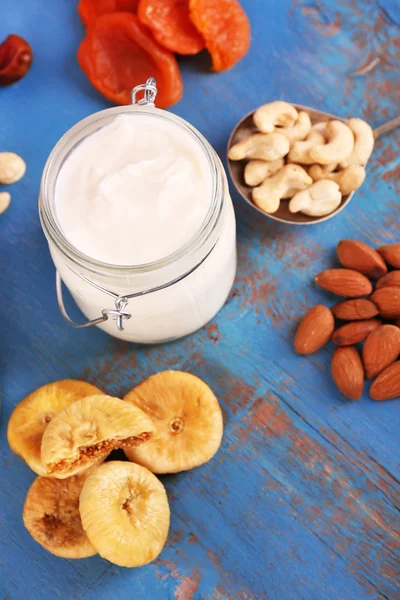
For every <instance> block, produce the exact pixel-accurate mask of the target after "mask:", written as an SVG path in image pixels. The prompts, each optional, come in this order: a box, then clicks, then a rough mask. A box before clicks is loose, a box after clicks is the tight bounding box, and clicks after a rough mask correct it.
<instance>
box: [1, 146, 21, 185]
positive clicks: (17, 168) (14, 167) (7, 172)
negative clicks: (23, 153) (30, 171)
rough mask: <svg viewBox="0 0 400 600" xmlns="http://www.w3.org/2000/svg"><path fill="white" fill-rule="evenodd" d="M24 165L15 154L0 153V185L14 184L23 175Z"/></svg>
mask: <svg viewBox="0 0 400 600" xmlns="http://www.w3.org/2000/svg"><path fill="white" fill-rule="evenodd" d="M25 171H26V164H25V161H24V159H23V158H21V157H20V156H18V154H15V152H0V183H6V184H10V183H16V182H17V181H19V180H20V179H21V177H23V176H24V175H25Z"/></svg>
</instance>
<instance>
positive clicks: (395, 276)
mask: <svg viewBox="0 0 400 600" xmlns="http://www.w3.org/2000/svg"><path fill="white" fill-rule="evenodd" d="M383 287H400V271H391V272H390V273H387V274H386V275H384V276H383V277H381V278H380V279H379V281H377V282H376V289H377V290H380V289H381V288H383Z"/></svg>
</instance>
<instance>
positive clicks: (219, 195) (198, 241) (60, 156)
mask: <svg viewBox="0 0 400 600" xmlns="http://www.w3.org/2000/svg"><path fill="white" fill-rule="evenodd" d="M120 114H144V115H146V116H149V115H153V116H154V117H156V118H161V119H165V120H170V121H173V122H174V123H175V124H176V125H177V126H180V127H181V128H183V129H184V130H185V131H186V132H187V133H189V134H190V135H191V136H192V137H193V138H194V139H195V140H196V141H197V143H199V145H200V147H201V149H202V150H203V152H204V154H205V157H206V159H207V161H208V163H209V165H210V172H211V178H212V179H211V181H212V197H211V202H210V205H209V208H208V210H207V213H206V215H205V217H204V219H203V222H202V223H201V225H200V226H199V228H198V229H197V231H196V233H195V234H194V235H193V236H192V237H191V238H190V239H189V240H188V241H187V242H185V244H183V245H182V246H181V247H180V248H178V249H177V250H175V251H174V252H172V253H170V254H169V255H167V256H165V257H163V258H160V259H157V260H155V261H152V262H148V263H143V264H136V265H117V264H111V263H106V262H103V261H100V260H97V259H95V258H92V257H91V256H88V255H87V254H85V253H83V252H81V251H80V250H78V248H76V247H75V246H74V245H73V244H72V243H71V242H70V241H69V240H68V238H67V237H66V235H65V234H64V232H63V231H62V229H61V227H60V225H59V223H58V221H57V219H56V217H55V210H54V208H55V203H54V189H55V183H56V180H57V176H58V173H59V171H60V169H61V167H62V164H63V162H64V160H65V159H66V158H67V157H68V155H69V154H70V153H71V152H72V151H73V150H74V148H75V146H76V145H77V144H79V143H80V142H81V141H82V140H83V139H84V138H85V137H87V136H89V135H91V134H92V133H94V132H95V131H97V130H98V129H100V128H101V127H103V126H104V125H106V124H107V123H108V122H110V120H111V119H112V118H114V117H116V116H117V115H120ZM88 129H89V130H90V131H87V130H88ZM85 131H86V133H85ZM220 165H221V163H220V160H219V157H218V155H217V154H216V152H215V150H214V149H213V148H212V146H211V145H210V144H209V142H208V141H207V140H206V138H205V137H204V136H203V135H202V134H201V133H200V132H199V131H198V130H197V129H196V128H195V127H193V126H192V125H191V124H190V123H188V122H187V121H185V120H184V119H182V118H181V117H178V116H177V115H174V114H172V113H169V112H167V111H164V110H161V109H158V108H152V107H147V106H146V107H144V106H138V105H132V106H123V107H113V108H108V109H105V110H101V111H98V112H96V113H94V114H92V115H90V116H88V117H86V118H84V119H82V120H81V121H79V122H78V123H76V124H75V125H74V126H73V127H71V128H70V129H69V130H68V131H67V132H66V133H65V134H64V135H63V136H62V137H61V138H60V139H59V141H58V142H57V143H56V145H55V146H54V147H53V149H52V151H51V153H50V155H49V157H48V159H47V161H46V164H45V167H44V170H43V175H42V179H41V184H40V194H39V216H40V220H41V224H42V228H43V231H44V233H45V235H46V237H47V239H48V241H51V242H52V243H53V244H54V245H55V246H56V247H57V248H58V249H59V251H60V252H61V253H62V254H65V255H66V256H67V257H68V258H69V259H70V260H71V261H72V262H73V263H75V264H76V265H78V266H79V267H82V268H85V269H89V270H91V271H94V272H96V273H99V272H100V273H104V274H110V275H118V274H123V275H127V274H129V275H135V274H145V273H149V272H152V271H158V270H160V269H163V268H165V267H168V266H170V265H172V264H174V263H176V262H178V261H179V260H181V259H183V258H186V257H188V256H189V255H190V254H192V253H195V252H197V251H198V250H199V248H201V246H202V245H203V244H204V243H205V242H206V241H208V240H209V239H210V238H211V237H212V236H213V234H215V232H216V228H217V224H218V222H219V217H220V215H221V213H222V210H223V204H224V197H225V192H226V188H227V182H226V177H225V176H224V173H223V169H222V168H221V166H220ZM216 241H217V236H216V238H215V241H213V244H215V242H216Z"/></svg>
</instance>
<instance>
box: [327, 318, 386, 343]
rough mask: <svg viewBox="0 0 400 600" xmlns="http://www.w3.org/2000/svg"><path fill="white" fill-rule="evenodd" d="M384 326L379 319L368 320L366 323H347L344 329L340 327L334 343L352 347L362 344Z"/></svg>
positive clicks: (333, 339) (336, 332)
mask: <svg viewBox="0 0 400 600" xmlns="http://www.w3.org/2000/svg"><path fill="white" fill-rule="evenodd" d="M381 325H382V323H381V321H379V319H367V320H366V321H356V322H354V323H346V325H343V327H339V329H337V330H336V331H335V333H334V334H333V335H332V342H334V343H335V344H337V345H338V346H352V345H353V344H358V342H362V341H363V340H365V338H366V337H367V336H368V335H369V334H370V333H371V331H374V329H376V328H377V327H380V326H381Z"/></svg>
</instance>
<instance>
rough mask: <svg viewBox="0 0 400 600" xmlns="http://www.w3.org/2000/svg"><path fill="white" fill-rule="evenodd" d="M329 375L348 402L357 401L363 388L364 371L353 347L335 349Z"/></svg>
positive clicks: (358, 355)
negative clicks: (330, 374)
mask: <svg viewBox="0 0 400 600" xmlns="http://www.w3.org/2000/svg"><path fill="white" fill-rule="evenodd" d="M331 373H332V377H333V381H334V382H335V383H336V385H337V387H338V388H339V390H340V391H341V392H342V394H343V395H344V396H346V398H349V400H359V399H360V398H361V395H362V393H363V388H364V369H363V364H362V361H361V358H360V354H359V353H358V350H357V349H356V348H354V346H345V347H343V348H336V350H335V352H334V353H333V355H332V361H331Z"/></svg>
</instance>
